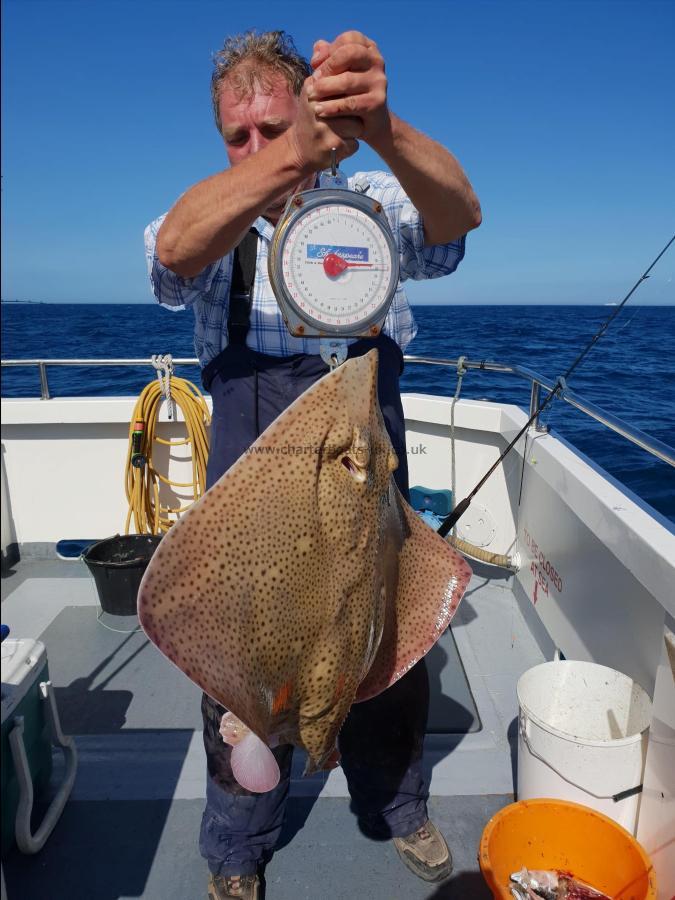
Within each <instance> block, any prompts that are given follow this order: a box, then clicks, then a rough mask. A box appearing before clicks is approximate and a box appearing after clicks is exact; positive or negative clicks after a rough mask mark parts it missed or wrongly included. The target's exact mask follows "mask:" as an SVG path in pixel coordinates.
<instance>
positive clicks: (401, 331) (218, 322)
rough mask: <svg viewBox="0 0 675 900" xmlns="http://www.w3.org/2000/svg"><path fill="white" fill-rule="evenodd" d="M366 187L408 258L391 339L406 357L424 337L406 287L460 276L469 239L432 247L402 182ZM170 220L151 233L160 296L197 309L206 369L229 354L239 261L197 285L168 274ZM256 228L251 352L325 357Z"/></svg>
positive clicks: (382, 180) (263, 229) (151, 268)
mask: <svg viewBox="0 0 675 900" xmlns="http://www.w3.org/2000/svg"><path fill="white" fill-rule="evenodd" d="M366 185H367V186H368V187H367V188H366V190H365V193H366V194H367V195H368V196H369V197H373V198H374V199H376V200H378V201H379V202H380V203H381V204H382V206H383V208H384V211H385V213H386V215H387V218H388V220H389V225H390V227H391V230H392V232H393V235H394V240H395V241H396V245H397V246H398V250H399V254H400V257H399V258H400V280H399V284H398V288H397V290H396V294H395V295H394V299H393V300H392V303H391V306H390V307H389V312H388V313H387V318H386V320H385V323H384V328H383V332H384V333H385V334H387V335H389V337H391V338H393V340H395V341H396V342H397V343H398V345H399V346H400V347H401V349H402V350H405V348H406V347H407V346H408V344H409V343H410V341H411V340H412V339H413V338H414V337H415V335H416V333H417V325H416V324H415V320H414V318H413V314H412V310H411V308H410V304H409V303H408V298H407V297H406V294H405V291H404V290H403V287H402V283H403V282H404V281H406V280H407V279H408V278H413V279H415V280H421V279H425V278H439V277H440V276H441V275H449V274H450V273H451V272H454V271H455V269H456V268H457V266H458V265H459V263H460V261H461V259H462V257H463V256H464V242H465V238H464V237H462V238H460V239H459V240H457V241H454V242H453V243H451V244H439V245H438V246H435V247H425V246H424V229H423V223H422V218H421V216H420V214H419V213H418V211H417V210H416V209H415V207H414V206H413V205H412V203H411V201H410V200H409V199H408V197H407V196H406V194H405V193H404V191H403V188H402V187H401V185H400V184H399V183H398V181H397V180H396V179H395V178H394V176H393V175H389V174H386V173H384V172H357V173H356V174H355V175H353V176H351V177H350V178H349V187H350V189H351V190H354V188H355V187H356V186H358V187H359V188H360V189H361V190H363V189H364V188H365V187H366ZM164 218H165V216H160V218H159V219H155V221H154V222H152V223H151V224H150V225H148V227H147V228H146V229H145V254H146V259H147V263H148V272H149V274H150V281H151V283H152V290H153V293H154V295H155V297H156V298H157V300H159V302H160V303H161V304H162V305H163V306H168V307H169V308H171V309H184V308H185V307H186V306H192V307H193V309H194V314H195V350H196V351H197V356H198V357H199V361H200V363H201V365H202V366H205V365H206V364H207V363H208V362H209V361H210V360H211V359H213V358H214V356H217V355H218V353H220V351H221V350H223V349H224V348H225V347H226V346H227V314H228V308H229V297H230V282H231V280H232V253H228V254H227V256H224V257H222V259H219V260H217V261H216V262H214V263H211V265H209V266H207V267H206V268H205V269H204V270H203V271H202V272H201V273H200V274H199V275H196V276H195V277H194V278H181V277H180V275H176V273H175V272H172V271H171V270H170V269H167V268H166V267H165V266H163V265H162V264H161V263H160V262H159V260H158V259H157V255H156V253H155V244H156V241H157V232H158V231H159V229H160V226H161V224H162V222H163V221H164ZM253 227H254V228H255V229H256V231H257V232H258V234H259V235H260V239H259V240H258V256H257V260H256V271H255V282H254V289H253V294H254V296H253V305H252V308H251V328H250V329H249V332H248V335H247V339H246V343H247V345H248V346H249V347H251V348H252V349H253V350H258V351H260V352H261V353H267V354H269V355H271V356H289V355H291V354H293V353H309V354H316V353H318V351H319V346H318V344H319V342H318V341H317V340H316V339H314V340H313V339H311V338H297V337H293V336H292V335H291V334H290V333H289V331H288V329H287V328H286V325H285V323H284V320H283V317H282V315H281V311H280V309H279V306H278V304H277V301H276V298H275V296H274V294H273V293H272V288H271V286H270V281H269V276H268V273H267V253H268V250H269V246H270V241H271V238H272V234H273V232H274V226H272V225H271V224H270V223H269V222H268V221H267V220H266V219H263V218H262V217H259V218H258V219H256V220H255V222H254V223H253Z"/></svg>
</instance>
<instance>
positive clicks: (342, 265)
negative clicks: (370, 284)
mask: <svg viewBox="0 0 675 900" xmlns="http://www.w3.org/2000/svg"><path fill="white" fill-rule="evenodd" d="M355 267H358V268H365V269H372V268H373V264H372V263H355V262H347V260H346V259H343V258H342V257H341V256H338V255H337V253H328V254H326V256H324V258H323V270H324V272H325V273H326V275H331V276H332V275H340V274H341V273H342V272H344V271H345V269H353V268H355Z"/></svg>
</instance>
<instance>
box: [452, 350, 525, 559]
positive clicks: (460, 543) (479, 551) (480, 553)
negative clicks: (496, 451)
mask: <svg viewBox="0 0 675 900" xmlns="http://www.w3.org/2000/svg"><path fill="white" fill-rule="evenodd" d="M465 361H466V356H460V357H459V359H458V360H457V388H456V389H455V396H454V397H453V398H452V404H451V406H450V487H451V489H452V507H453V509H454V508H455V497H456V496H457V484H456V481H457V478H456V474H455V456H456V453H455V404H456V403H457V401H458V400H459V395H460V392H461V390H462V379H463V378H464V376H465V375H466V372H467V370H466V367H465V366H464V363H465ZM446 540H447V541H448V543H450V544H452V546H453V547H454V548H455V549H456V550H459V551H460V553H463V554H464V555H465V556H470V557H473V559H478V560H481V561H482V562H486V563H489V564H490V565H493V566H501V567H502V568H504V569H513V568H514V565H513V560H512V559H511V558H510V557H509V556H505V555H504V554H501V553H491V552H490V551H489V550H483V548H482V547H476V545H475V544H470V543H469V542H468V541H464V540H462V539H461V538H460V537H458V536H457V524H456V523H455V525H454V526H453V529H452V534H451V535H450V536H449V537H448V538H446Z"/></svg>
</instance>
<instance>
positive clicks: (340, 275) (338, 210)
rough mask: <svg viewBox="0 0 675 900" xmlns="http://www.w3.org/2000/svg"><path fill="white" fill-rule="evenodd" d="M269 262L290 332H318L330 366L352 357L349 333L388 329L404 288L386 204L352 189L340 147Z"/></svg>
mask: <svg viewBox="0 0 675 900" xmlns="http://www.w3.org/2000/svg"><path fill="white" fill-rule="evenodd" d="M268 267H269V277H270V282H271V285H272V290H273V291H274V294H275V296H276V298H277V301H278V303H279V308H280V309H281V312H282V315H283V317H284V321H285V322H286V326H287V328H288V330H289V331H290V333H291V334H292V335H294V336H296V337H306V338H319V342H320V343H319V348H320V349H319V352H320V354H321V357H322V359H323V360H324V362H326V363H327V364H328V365H329V366H330V367H331V368H335V366H337V365H341V364H342V363H343V362H344V361H345V359H346V357H347V340H348V339H349V338H359V337H370V338H373V337H377V335H378V334H379V333H380V331H381V330H382V326H383V325H384V320H385V318H386V315H387V311H388V309H389V306H390V304H391V301H392V299H393V296H394V294H395V293H396V288H397V286H398V275H399V265H398V250H397V247H396V243H395V241H394V237H393V235H392V233H391V229H390V227H389V223H388V221H387V217H386V215H385V213H384V210H383V209H382V204H380V203H378V202H377V201H376V200H373V199H372V197H368V196H367V195H366V194H365V193H359V192H358V191H352V190H350V189H349V187H348V186H347V178H346V177H345V175H343V173H342V172H340V171H339V169H338V167H337V162H336V153H335V150H332V151H331V168H330V169H329V170H326V171H324V172H322V173H321V175H320V177H319V187H318V188H315V189H314V190H309V191H302V192H301V193H299V194H294V195H293V196H291V197H290V198H289V199H288V202H287V203H286V207H285V209H284V212H283V214H282V216H281V218H280V219H279V222H278V224H277V226H276V228H275V230H274V235H273V237H272V243H271V246H270V253H269V263H268Z"/></svg>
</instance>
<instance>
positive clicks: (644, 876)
mask: <svg viewBox="0 0 675 900" xmlns="http://www.w3.org/2000/svg"><path fill="white" fill-rule="evenodd" d="M478 861H479V863H480V868H481V872H482V873H483V877H484V878H485V880H486V881H487V883H488V886H489V888H490V890H491V891H492V894H493V896H494V897H496V898H499V900H513V897H512V895H511V892H510V890H509V878H510V876H511V873H512V872H518V871H519V870H520V869H522V868H523V866H525V867H526V868H528V869H560V870H562V871H565V872H571V873H572V875H574V876H575V877H576V878H578V879H579V880H580V881H585V882H586V883H587V884H590V885H591V886H592V887H594V888H597V889H598V890H599V891H603V892H604V893H605V894H607V895H608V896H609V897H612V900H656V877H655V875H654V868H653V866H652V864H651V861H650V859H649V857H648V856H647V854H646V853H645V851H644V850H643V849H642V847H641V846H640V845H639V844H638V842H637V841H636V840H635V838H634V837H633V836H632V835H631V834H629V833H628V832H627V831H626V830H625V828H622V827H621V825H619V824H617V823H616V822H614V821H613V820H612V819H609V818H608V817H607V816H604V815H602V813H599V812H596V811H595V810H594V809H590V808H589V807H587V806H581V805H580V804H578V803H569V802H567V801H565V800H520V801H519V802H518V803H511V804H510V805H509V806H506V807H504V809H502V810H500V811H499V812H498V813H497V814H496V815H495V816H493V817H492V818H491V819H490V821H489V822H488V823H487V825H486V826H485V829H484V831H483V836H482V837H481V841H480V848H479V853H478Z"/></svg>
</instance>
